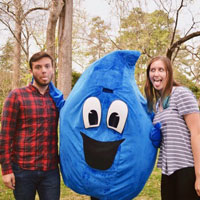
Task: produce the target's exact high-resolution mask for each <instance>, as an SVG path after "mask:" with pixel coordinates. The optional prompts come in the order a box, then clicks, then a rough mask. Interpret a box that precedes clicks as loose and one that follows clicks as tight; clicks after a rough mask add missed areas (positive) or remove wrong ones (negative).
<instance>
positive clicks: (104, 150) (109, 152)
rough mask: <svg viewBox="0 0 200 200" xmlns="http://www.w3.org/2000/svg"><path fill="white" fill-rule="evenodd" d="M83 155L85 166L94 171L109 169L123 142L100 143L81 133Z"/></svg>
mask: <svg viewBox="0 0 200 200" xmlns="http://www.w3.org/2000/svg"><path fill="white" fill-rule="evenodd" d="M81 135H82V137H83V148H84V155H85V160H86V162H87V164H88V165H89V166H90V167H92V168H95V169H100V170H106V169H109V168H110V167H111V165H112V163H113V161H114V158H115V155H116V153H117V149H118V147H119V145H120V144H121V143H122V142H123V141H124V140H125V139H122V140H118V141H112V142H100V141H97V140H94V139H92V138H90V137H88V136H87V135H85V134H84V133H82V132H81Z"/></svg>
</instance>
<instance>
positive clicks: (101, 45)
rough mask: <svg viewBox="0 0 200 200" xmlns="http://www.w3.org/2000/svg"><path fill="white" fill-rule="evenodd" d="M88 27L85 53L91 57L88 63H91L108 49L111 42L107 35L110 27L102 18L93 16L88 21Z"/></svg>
mask: <svg viewBox="0 0 200 200" xmlns="http://www.w3.org/2000/svg"><path fill="white" fill-rule="evenodd" d="M88 28H89V34H88V40H87V47H88V48H87V49H88V50H87V52H86V53H85V55H86V56H88V57H90V58H91V59H90V61H89V63H92V62H94V61H96V60H97V59H99V58H101V57H102V56H104V55H105V54H106V53H108V52H109V51H110V49H111V43H110V40H109V37H108V31H109V30H110V27H109V26H108V25H105V22H104V20H102V19H101V18H100V17H94V18H92V20H91V22H90V23H89V26H88Z"/></svg>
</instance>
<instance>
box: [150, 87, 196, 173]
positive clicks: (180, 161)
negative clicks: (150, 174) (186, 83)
mask: <svg viewBox="0 0 200 200" xmlns="http://www.w3.org/2000/svg"><path fill="white" fill-rule="evenodd" d="M194 112H199V108H198V104H197V101H196V98H195V96H194V95H193V93H192V92H191V91H190V90H189V89H187V88H185V87H182V86H179V87H174V88H173V91H172V94H171V97H170V100H169V107H168V108H166V109H164V110H163V111H158V110H157V112H156V114H155V117H154V120H153V123H154V124H155V123H157V122H160V123H161V132H162V143H161V146H160V153H159V158H158V164H157V167H158V168H161V169H162V173H163V174H165V175H171V174H172V173H173V172H175V171H176V170H178V169H181V168H185V167H193V166H194V160H193V154H192V148H191V136H190V131H189V129H188V128H187V125H186V123H185V120H184V115H186V114H189V113H194Z"/></svg>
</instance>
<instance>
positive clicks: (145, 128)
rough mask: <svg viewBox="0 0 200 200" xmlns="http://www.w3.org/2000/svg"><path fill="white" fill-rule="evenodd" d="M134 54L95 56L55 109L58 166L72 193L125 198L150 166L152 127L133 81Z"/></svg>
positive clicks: (143, 180) (153, 151) (131, 194)
mask: <svg viewBox="0 0 200 200" xmlns="http://www.w3.org/2000/svg"><path fill="white" fill-rule="evenodd" d="M139 56H140V52H138V51H128V50H120V51H114V52H111V53H109V54H108V55H106V56H105V57H103V58H101V59H99V60H97V61H96V62H94V63H93V64H92V65H91V66H89V67H88V68H87V70H86V71H85V72H84V73H83V74H82V75H81V77H80V78H79V80H78V81H77V83H76V84H75V86H74V88H73V90H72V91H71V93H70V95H69V96H68V98H67V100H66V102H65V104H64V106H63V107H62V109H61V111H60V163H61V172H62V176H63V180H64V183H65V184H66V185H67V186H68V187H69V188H71V189H73V190H74V191H76V192H77V193H80V194H86V195H89V196H93V197H96V198H99V199H110V200H113V199H117V200H120V199H121V200H126V199H127V200H129V199H132V198H134V197H136V196H137V195H138V194H139V192H140V191H141V190H142V188H143V187H144V184H145V183H146V181H147V179H148V177H149V175H150V174H151V172H152V169H153V167H154V164H155V160H156V154H157V148H156V147H155V146H154V145H153V143H152V140H151V134H153V133H156V131H155V130H154V127H153V125H152V119H151V118H152V116H153V115H152V113H148V112H147V103H146V100H145V99H144V97H143V96H142V95H141V93H140V91H139V89H138V87H137V85H136V82H135V77H134V70H135V63H136V62H137V60H138V58H139ZM119 124H120V125H121V128H119V127H118V126H119ZM123 125H124V126H123Z"/></svg>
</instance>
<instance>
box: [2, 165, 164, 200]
mask: <svg viewBox="0 0 200 200" xmlns="http://www.w3.org/2000/svg"><path fill="white" fill-rule="evenodd" d="M160 177H161V171H160V170H159V169H157V168H156V167H155V168H154V170H153V172H152V174H151V176H150V178H149V180H148V181H147V183H146V185H145V187H144V188H143V190H142V192H141V193H140V194H139V195H138V196H137V197H136V198H135V199H134V200H160V199H161V198H160ZM89 199H90V198H89V197H88V196H86V195H80V194H77V193H75V192H73V191H72V190H70V189H69V188H67V187H66V186H65V185H64V183H63V181H61V198H60V200H89ZM0 200H14V197H13V193H12V190H10V189H7V188H6V187H5V186H4V184H3V182H2V178H1V175H0ZM36 200H39V198H38V196H37V197H36Z"/></svg>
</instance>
